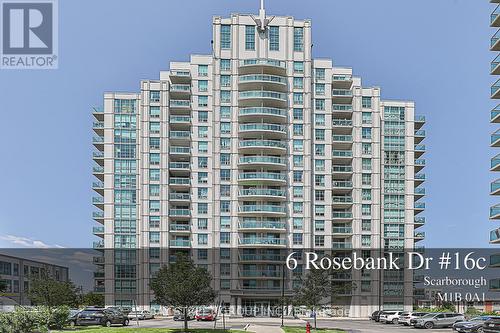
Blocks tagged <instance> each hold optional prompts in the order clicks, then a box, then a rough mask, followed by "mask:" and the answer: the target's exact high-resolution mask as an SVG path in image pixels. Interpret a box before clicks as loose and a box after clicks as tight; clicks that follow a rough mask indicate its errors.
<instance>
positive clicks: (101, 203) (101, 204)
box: [92, 197, 104, 209]
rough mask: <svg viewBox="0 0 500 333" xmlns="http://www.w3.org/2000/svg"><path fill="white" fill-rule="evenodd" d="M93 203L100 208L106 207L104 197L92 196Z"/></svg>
mask: <svg viewBox="0 0 500 333" xmlns="http://www.w3.org/2000/svg"><path fill="white" fill-rule="evenodd" d="M92 204H93V205H94V206H96V207H97V208H99V209H104V198H103V197H92Z"/></svg>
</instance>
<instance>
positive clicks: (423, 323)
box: [415, 312, 465, 329]
mask: <svg viewBox="0 0 500 333" xmlns="http://www.w3.org/2000/svg"><path fill="white" fill-rule="evenodd" d="M464 320H465V317H464V315H461V314H460V313H452V312H444V313H439V312H437V313H429V314H426V315H425V316H422V317H420V318H418V319H416V322H415V327H423V328H428V329H430V328H438V327H452V326H453V324H455V323H457V322H459V321H464Z"/></svg>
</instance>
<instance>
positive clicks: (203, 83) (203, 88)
mask: <svg viewBox="0 0 500 333" xmlns="http://www.w3.org/2000/svg"><path fill="white" fill-rule="evenodd" d="M198 90H199V91H200V92H207V91H208V81H207V80H199V81H198Z"/></svg>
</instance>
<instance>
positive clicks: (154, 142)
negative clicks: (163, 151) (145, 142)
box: [149, 137, 160, 150]
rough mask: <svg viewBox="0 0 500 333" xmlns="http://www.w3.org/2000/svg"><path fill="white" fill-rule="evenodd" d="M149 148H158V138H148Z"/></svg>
mask: <svg viewBox="0 0 500 333" xmlns="http://www.w3.org/2000/svg"><path fill="white" fill-rule="evenodd" d="M149 149H153V150H154V149H160V138H153V137H150V138H149Z"/></svg>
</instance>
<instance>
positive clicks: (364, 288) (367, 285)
mask: <svg viewBox="0 0 500 333" xmlns="http://www.w3.org/2000/svg"><path fill="white" fill-rule="evenodd" d="M361 292H362V293H369V292H372V282H371V281H361Z"/></svg>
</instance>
